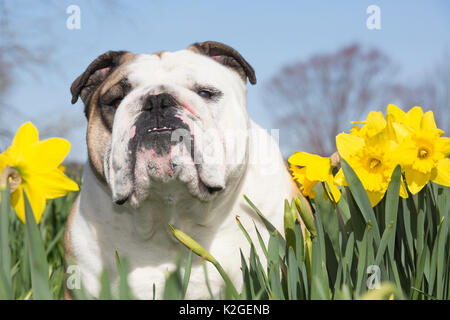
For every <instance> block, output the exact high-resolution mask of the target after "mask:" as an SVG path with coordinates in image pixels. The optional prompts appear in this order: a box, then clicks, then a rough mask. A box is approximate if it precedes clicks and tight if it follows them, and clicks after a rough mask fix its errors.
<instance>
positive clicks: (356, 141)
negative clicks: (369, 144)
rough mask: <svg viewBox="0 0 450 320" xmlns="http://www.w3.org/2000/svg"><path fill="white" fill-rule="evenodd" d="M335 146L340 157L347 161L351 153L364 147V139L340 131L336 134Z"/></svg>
mask: <svg viewBox="0 0 450 320" xmlns="http://www.w3.org/2000/svg"><path fill="white" fill-rule="evenodd" d="M336 146H337V149H338V152H339V155H340V156H341V158H344V159H345V160H347V161H348V159H349V157H350V156H351V155H352V154H354V153H355V152H356V151H358V150H359V149H361V148H362V147H364V139H363V138H361V137H357V136H354V135H350V134H348V133H340V134H338V135H337V136H336Z"/></svg>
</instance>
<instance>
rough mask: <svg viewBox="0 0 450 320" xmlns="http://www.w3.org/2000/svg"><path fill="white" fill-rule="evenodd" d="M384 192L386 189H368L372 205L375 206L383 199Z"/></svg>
mask: <svg viewBox="0 0 450 320" xmlns="http://www.w3.org/2000/svg"><path fill="white" fill-rule="evenodd" d="M384 194H385V191H384V192H381V191H367V196H368V197H369V200H370V204H371V205H372V207H375V206H376V205H377V204H378V203H379V202H380V201H381V199H383V197H384Z"/></svg>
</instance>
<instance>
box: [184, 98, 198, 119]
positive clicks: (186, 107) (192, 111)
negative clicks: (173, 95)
mask: <svg viewBox="0 0 450 320" xmlns="http://www.w3.org/2000/svg"><path fill="white" fill-rule="evenodd" d="M180 103H181V106H182V107H183V108H185V109H186V110H187V111H189V112H190V113H192V114H193V115H194V116H195V117H197V118H198V117H199V116H198V115H197V114H196V113H195V111H194V110H193V109H192V108H191V107H189V106H188V105H187V104H186V103H183V102H180Z"/></svg>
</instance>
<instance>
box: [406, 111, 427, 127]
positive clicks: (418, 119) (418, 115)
mask: <svg viewBox="0 0 450 320" xmlns="http://www.w3.org/2000/svg"><path fill="white" fill-rule="evenodd" d="M422 116H423V111H422V108H421V107H414V108H412V109H411V110H409V111H408V113H407V114H406V124H407V125H409V126H410V127H413V128H414V129H416V130H418V129H420V126H421V123H422Z"/></svg>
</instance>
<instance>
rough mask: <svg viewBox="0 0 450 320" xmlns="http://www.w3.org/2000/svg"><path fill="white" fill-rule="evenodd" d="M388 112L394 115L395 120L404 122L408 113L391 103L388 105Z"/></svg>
mask: <svg viewBox="0 0 450 320" xmlns="http://www.w3.org/2000/svg"><path fill="white" fill-rule="evenodd" d="M386 114H391V115H392V116H393V121H395V122H400V123H404V122H405V119H406V113H405V112H404V111H403V110H402V109H400V108H399V107H397V106H396V105H393V104H389V105H388V106H387V111H386Z"/></svg>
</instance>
